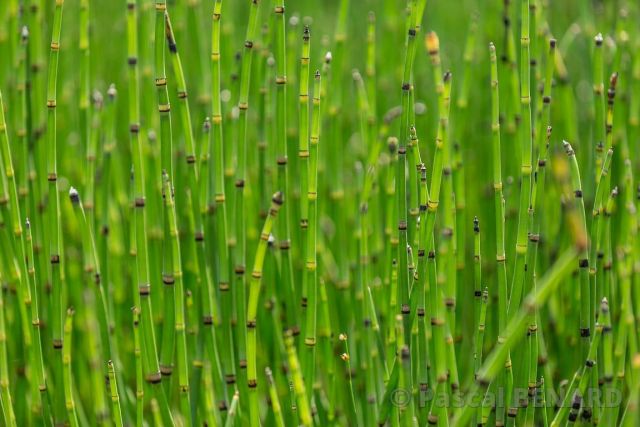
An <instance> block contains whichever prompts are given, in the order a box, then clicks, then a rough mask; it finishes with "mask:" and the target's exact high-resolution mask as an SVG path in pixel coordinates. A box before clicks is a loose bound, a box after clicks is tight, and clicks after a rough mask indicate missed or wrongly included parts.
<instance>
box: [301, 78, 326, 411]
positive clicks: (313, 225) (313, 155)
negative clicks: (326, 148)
mask: <svg viewBox="0 0 640 427" xmlns="http://www.w3.org/2000/svg"><path fill="white" fill-rule="evenodd" d="M321 91H322V87H321V77H320V71H318V70H316V72H315V75H314V84H313V101H312V102H313V120H312V124H311V136H310V138H309V165H308V171H307V172H308V180H307V197H306V199H307V203H308V206H307V209H308V213H309V218H308V227H309V230H308V234H307V248H306V251H305V253H306V260H305V270H306V271H305V276H306V283H307V293H306V296H307V298H308V299H307V310H306V325H305V337H304V344H305V347H306V349H305V353H307V355H306V357H305V366H304V367H303V369H304V378H305V381H306V386H307V398H308V399H309V401H310V402H311V401H312V400H313V386H314V384H315V367H316V349H315V348H316V325H317V309H318V308H317V306H318V304H317V298H318V291H317V289H318V284H317V278H318V277H317V273H316V270H317V250H318V249H317V243H316V242H317V232H318V146H319V143H320V123H321V109H320V96H321ZM303 170H304V168H303ZM302 198H303V199H304V198H305V197H302Z"/></svg>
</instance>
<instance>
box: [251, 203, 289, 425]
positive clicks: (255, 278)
mask: <svg viewBox="0 0 640 427" xmlns="http://www.w3.org/2000/svg"><path fill="white" fill-rule="evenodd" d="M283 202H284V200H283V197H282V193H276V194H274V196H273V198H272V200H271V208H270V209H269V215H268V216H267V219H266V220H265V223H264V226H263V227H262V232H261V233H260V242H259V243H258V249H257V251H256V256H255V261H254V264H253V271H252V273H251V283H250V287H249V299H248V303H247V325H246V327H247V355H248V358H247V387H248V388H249V393H250V394H249V410H250V416H251V425H252V426H259V425H260V407H259V405H258V396H257V391H258V390H257V387H258V380H257V377H258V372H257V366H256V365H257V363H256V358H257V350H258V349H257V342H256V341H257V339H256V338H257V337H256V315H257V311H258V299H259V295H260V286H261V281H262V269H263V265H264V258H265V254H266V251H267V241H268V240H269V236H270V234H271V228H272V227H273V222H274V220H275V217H276V216H277V215H278V211H279V210H280V207H281V206H282V203H283Z"/></svg>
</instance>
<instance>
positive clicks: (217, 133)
mask: <svg viewBox="0 0 640 427" xmlns="http://www.w3.org/2000/svg"><path fill="white" fill-rule="evenodd" d="M221 16H222V0H216V2H215V4H214V6H213V26H212V32H211V39H212V41H211V91H212V95H213V96H212V115H211V123H212V126H213V132H212V133H211V138H212V140H211V157H212V158H213V165H214V170H215V172H214V173H215V177H214V178H213V182H214V189H213V191H211V193H212V194H213V195H214V200H213V203H211V202H209V206H210V208H211V207H212V206H215V210H214V215H215V229H216V233H215V238H216V245H215V247H216V252H217V261H218V262H217V284H218V292H219V294H220V308H221V317H222V342H223V343H224V345H225V348H226V351H224V352H222V360H221V361H222V369H223V373H224V380H225V382H226V383H227V385H228V386H229V387H230V388H235V385H234V384H235V382H236V375H235V356H234V345H233V342H234V341H233V333H232V328H231V319H232V312H231V309H232V304H231V292H230V287H229V279H230V278H229V245H228V240H227V205H226V203H225V202H226V197H225V174H224V171H225V169H224V161H225V155H224V152H225V146H224V140H223V135H224V134H223V129H222V101H221V86H220V78H221V76H220V74H221V71H220V69H221V64H220V26H221V23H220V20H221ZM225 396H226V394H225ZM223 397H224V396H221V398H223ZM223 400H226V398H224V399H223ZM225 405H226V403H225Z"/></svg>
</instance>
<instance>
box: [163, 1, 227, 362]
mask: <svg viewBox="0 0 640 427" xmlns="http://www.w3.org/2000/svg"><path fill="white" fill-rule="evenodd" d="M166 35H167V41H168V45H169V52H170V54H171V57H172V59H173V61H172V62H173V70H174V74H175V77H176V81H177V97H178V101H179V104H178V105H179V107H180V112H181V118H182V128H183V134H184V136H185V146H186V156H185V158H186V163H187V168H188V175H189V177H188V185H189V198H190V201H191V211H190V214H191V221H193V223H194V230H193V234H194V236H193V238H194V243H195V247H196V258H197V264H198V281H199V286H200V289H202V324H203V326H204V329H205V333H204V339H205V342H206V348H207V355H208V358H209V360H211V361H212V362H213V363H214V366H215V367H216V372H220V371H221V367H220V362H219V359H218V349H217V346H216V338H215V332H214V329H213V324H214V323H220V322H219V320H217V321H216V318H218V317H219V315H218V313H216V304H215V303H214V300H213V297H214V292H213V286H212V284H211V276H210V274H209V269H208V268H207V263H206V255H205V254H206V252H207V250H206V243H205V232H204V226H203V221H202V215H201V210H200V201H201V200H200V189H199V186H198V181H199V180H201V179H202V177H201V176H200V175H199V170H198V168H197V162H196V147H195V142H194V137H193V132H192V129H191V112H190V110H189V104H188V103H187V87H186V81H185V77H184V72H183V69H182V61H181V60H180V54H179V53H178V48H177V44H176V38H175V35H174V33H173V27H172V26H171V20H170V19H169V12H168V11H167V12H166Z"/></svg>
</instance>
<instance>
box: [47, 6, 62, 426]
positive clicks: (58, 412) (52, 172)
mask: <svg viewBox="0 0 640 427" xmlns="http://www.w3.org/2000/svg"><path fill="white" fill-rule="evenodd" d="M63 4H64V0H56V4H55V10H54V15H53V27H52V33H51V50H50V54H49V72H48V78H47V147H48V153H47V181H49V197H48V204H47V209H48V219H49V221H48V227H47V228H46V230H47V238H48V241H49V261H50V264H51V268H50V276H49V280H50V282H51V287H52V305H51V314H50V318H51V320H50V322H51V337H52V340H53V350H54V357H55V359H56V369H55V371H54V372H56V373H57V374H56V375H55V377H56V383H58V384H60V383H62V378H63V374H62V343H63V330H62V329H63V326H62V307H63V301H62V295H63V294H62V287H63V286H64V284H63V279H62V278H63V277H64V276H63V274H62V270H63V265H62V242H61V236H60V233H61V230H60V229H61V226H60V208H59V205H60V195H59V193H58V168H57V128H56V125H57V118H56V106H57V105H56V104H57V80H58V60H59V51H60V33H61V31H62V8H63ZM54 402H55V403H54V423H59V422H63V421H64V402H63V399H62V397H60V396H56V397H55V398H54Z"/></svg>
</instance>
